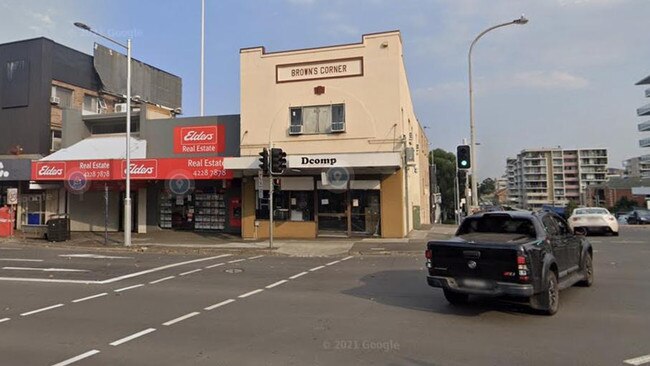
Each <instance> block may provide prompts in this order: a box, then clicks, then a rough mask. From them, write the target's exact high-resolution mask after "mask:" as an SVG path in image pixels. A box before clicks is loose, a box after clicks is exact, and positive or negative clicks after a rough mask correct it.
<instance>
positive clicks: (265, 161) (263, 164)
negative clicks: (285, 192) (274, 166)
mask: <svg viewBox="0 0 650 366" xmlns="http://www.w3.org/2000/svg"><path fill="white" fill-rule="evenodd" d="M259 154H260V169H262V173H263V174H269V151H268V150H267V149H266V148H264V149H263V150H262V152H261V153H259Z"/></svg>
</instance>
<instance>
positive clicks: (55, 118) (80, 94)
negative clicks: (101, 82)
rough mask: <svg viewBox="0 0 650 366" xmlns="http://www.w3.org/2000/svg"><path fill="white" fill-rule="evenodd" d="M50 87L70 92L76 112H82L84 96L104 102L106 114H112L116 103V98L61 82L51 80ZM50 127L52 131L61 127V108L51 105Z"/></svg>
mask: <svg viewBox="0 0 650 366" xmlns="http://www.w3.org/2000/svg"><path fill="white" fill-rule="evenodd" d="M52 85H53V86H59V87H62V88H66V89H68V90H72V103H71V104H72V105H71V107H72V109H76V110H82V109H83V103H84V96H85V95H91V96H93V97H100V98H101V99H103V100H104V101H105V102H106V108H107V109H106V113H113V111H114V106H115V102H116V101H117V99H118V98H117V97H114V96H112V95H107V94H102V93H98V92H97V91H95V90H89V89H84V88H80V87H78V86H76V85H72V84H68V83H64V82H62V81H58V80H52ZM50 116H51V117H50V126H51V128H52V129H53V130H60V129H61V128H62V127H63V126H62V125H61V123H62V116H63V112H62V108H61V107H60V106H58V105H53V106H52V112H51V113H50Z"/></svg>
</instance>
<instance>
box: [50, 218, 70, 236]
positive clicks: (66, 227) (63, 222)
mask: <svg viewBox="0 0 650 366" xmlns="http://www.w3.org/2000/svg"><path fill="white" fill-rule="evenodd" d="M47 240H49V241H66V240H70V217H69V216H68V214H58V215H52V216H50V219H49V220H47Z"/></svg>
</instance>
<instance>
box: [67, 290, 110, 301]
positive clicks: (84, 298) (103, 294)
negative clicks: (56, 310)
mask: <svg viewBox="0 0 650 366" xmlns="http://www.w3.org/2000/svg"><path fill="white" fill-rule="evenodd" d="M106 295H108V292H102V293H101V294H97V295H92V296H88V297H82V298H81V299H76V300H72V302H74V303H77V302H82V301H86V300H92V299H96V298H98V297H102V296H106Z"/></svg>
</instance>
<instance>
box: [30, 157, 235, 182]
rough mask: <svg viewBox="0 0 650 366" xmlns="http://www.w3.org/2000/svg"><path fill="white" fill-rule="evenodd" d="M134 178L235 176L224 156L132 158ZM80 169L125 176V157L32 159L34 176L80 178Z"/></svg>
mask: <svg viewBox="0 0 650 366" xmlns="http://www.w3.org/2000/svg"><path fill="white" fill-rule="evenodd" d="M130 172H131V179H132V180H149V179H160V180H165V179H172V178H174V179H176V178H177V177H178V176H179V175H180V176H185V177H186V178H187V179H193V180H205V179H232V171H230V170H226V169H225V168H224V166H223V158H222V157H197V158H170V159H132V160H131V166H130ZM79 173H81V174H82V175H83V177H84V178H85V179H86V180H88V181H111V180H116V181H120V180H124V179H126V161H124V160H71V161H33V162H32V179H33V180H35V181H42V180H58V181H62V180H70V179H72V178H74V179H78V178H79V177H78V176H79Z"/></svg>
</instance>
